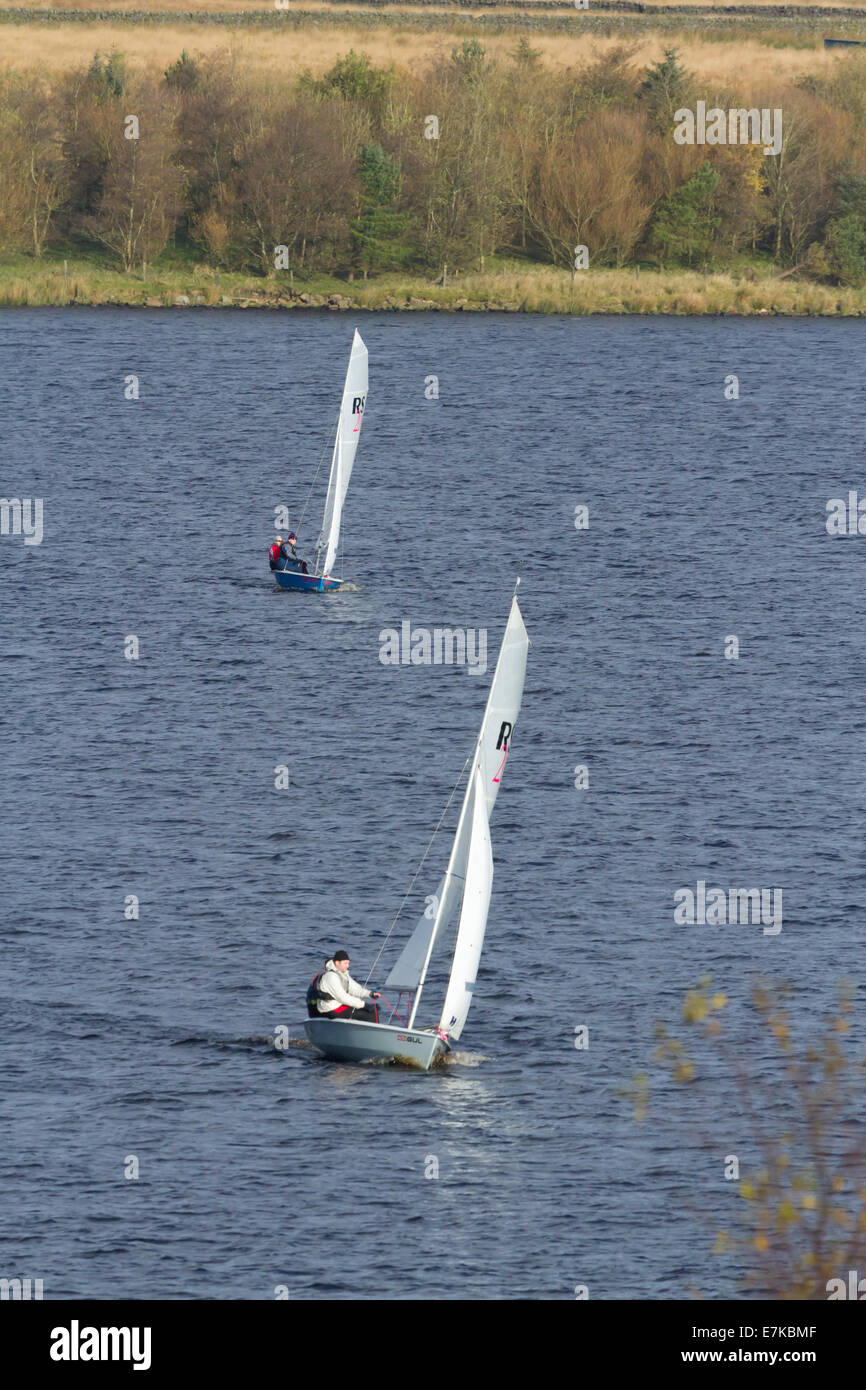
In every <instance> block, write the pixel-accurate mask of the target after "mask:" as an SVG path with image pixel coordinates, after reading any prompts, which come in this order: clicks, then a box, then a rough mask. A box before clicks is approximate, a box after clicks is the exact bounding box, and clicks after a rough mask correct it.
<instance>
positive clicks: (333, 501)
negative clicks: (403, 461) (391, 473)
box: [318, 328, 367, 575]
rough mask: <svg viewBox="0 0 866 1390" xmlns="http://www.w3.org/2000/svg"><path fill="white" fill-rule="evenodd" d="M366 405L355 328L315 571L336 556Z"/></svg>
mask: <svg viewBox="0 0 866 1390" xmlns="http://www.w3.org/2000/svg"><path fill="white" fill-rule="evenodd" d="M366 404H367V349H366V347H365V346H364V343H363V340H362V338H361V335H360V333H359V332H358V330H357V328H356V329H355V336H354V338H353V339H352V351H351V353H350V355H349V366H348V370H347V372H346V384H345V386H344V387H343V400H342V403H341V405H340V418H339V420H338V421H337V437H336V439H335V440H334V453H333V457H332V459H331V475H330V477H329V479H328V493H327V496H326V498H325V514H324V517H323V520H322V542H321V544H322V545H323V546H324V563H323V564H322V567H321V569H320V570H319V571H318V573H320V574H323V575H324V574H330V572H331V566H332V565H333V563H334V560H335V559H336V557H337V547H338V545H339V543H340V520H341V518H342V515H343V501H344V499H345V496H346V489H347V488H348V486H349V479H350V478H351V476H352V465H353V464H354V462H355V452H356V450H357V448H358V439H359V438H360V435H361V421H362V420H363V418H364V407H365V405H366Z"/></svg>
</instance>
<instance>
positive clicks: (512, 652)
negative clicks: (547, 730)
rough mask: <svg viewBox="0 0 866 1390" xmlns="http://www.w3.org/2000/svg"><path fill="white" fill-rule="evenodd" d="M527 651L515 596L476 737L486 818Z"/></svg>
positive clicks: (501, 766)
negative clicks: (479, 753)
mask: <svg viewBox="0 0 866 1390" xmlns="http://www.w3.org/2000/svg"><path fill="white" fill-rule="evenodd" d="M528 651H529V638H528V636H527V634H526V628H525V626H524V623H523V614H522V613H521V611H520V605H519V604H518V602H517V597H516V596H515V597H514V598H513V599H512V600H511V612H510V613H509V615H508V622H507V624H506V626H505V634H504V636H503V638H502V646H501V647H500V649H499V659H498V661H497V662H496V670H495V672H494V674H493V684H492V685H491V687H490V695H489V696H488V699H487V708H486V709H485V711H484V719H483V721H482V724H481V733H480V734H479V736H478V742H479V746H480V751H481V770H482V774H483V778H484V790H485V793H486V797H487V814H488V816H489V815H490V813H491V811H492V810H493V807H494V805H495V803H496V798H497V796H498V794H499V788H500V786H501V784H502V774H503V772H504V771H505V760H506V758H507V757H508V749H509V747H510V746H511V735H512V732H513V730H514V726H515V724H516V723H517V716H518V714H519V712H520V701H521V699H522V698H523V683H524V680H525V679H526V654H527V652H528Z"/></svg>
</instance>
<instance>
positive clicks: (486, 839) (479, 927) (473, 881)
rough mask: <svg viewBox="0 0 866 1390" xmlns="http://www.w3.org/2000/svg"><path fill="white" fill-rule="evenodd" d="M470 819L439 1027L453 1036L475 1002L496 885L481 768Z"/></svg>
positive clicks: (476, 776)
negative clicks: (454, 938)
mask: <svg viewBox="0 0 866 1390" xmlns="http://www.w3.org/2000/svg"><path fill="white" fill-rule="evenodd" d="M467 819H468V820H469V823H470V825H471V831H470V835H469V854H468V862H467V865H466V883H465V886H464V889H463V906H462V908H461V909H460V925H459V926H458V928H457V942H456V945H455V947H454V960H453V963H452V965H451V978H450V979H449V981H448V989H447V991H446V994H445V1003H444V1004H443V1006H442V1017H441V1019H440V1020H439V1028H440V1030H441V1031H442V1032H443V1033H447V1034H448V1036H449V1037H450V1038H459V1037H460V1034H461V1033H462V1032H463V1025H464V1024H465V1022H466V1015H467V1014H468V1013H469V1005H470V1004H471V1003H472V991H473V989H474V988H475V980H476V977H477V975H478V964H479V961H480V960H481V947H482V946H483V945H484V929H485V927H486V926H487V910H488V908H489V906H490V892H491V889H492V887H493V852H492V850H491V848H490V822H489V820H488V819H487V804H486V798H485V796H484V784H483V782H482V778H481V769H480V768H479V769H478V771H477V772H476V774H475V781H474V783H473V790H472V811H471V818H470V817H467Z"/></svg>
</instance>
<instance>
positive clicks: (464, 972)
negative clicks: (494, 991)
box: [304, 596, 529, 1071]
mask: <svg viewBox="0 0 866 1390" xmlns="http://www.w3.org/2000/svg"><path fill="white" fill-rule="evenodd" d="M528 649H529V638H528V636H527V634H526V628H525V626H524V623H523V616H522V614H521V612H520V607H519V605H518V602H517V598H516V596H515V597H514V598H513V599H512V602H511V612H510V614H509V617H508V623H507V625H506V628H505V635H504V636H503V639H502V646H501V648H500V650H499V658H498V660H497V662H496V670H495V672H494V675H493V682H492V684H491V687H490V695H489V697H488V700H487V707H486V709H485V711H484V718H483V720H482V722H481V730H480V732H479V735H478V740H477V742H476V745H475V750H474V753H473V755H472V760H471V766H470V770H469V775H468V778H467V784H466V792H465V795H464V797H463V804H462V807H461V810H460V818H459V820H458V823H457V830H456V833H455V835H454V843H453V845H452V848H451V854H450V857H449V860H448V867H447V869H446V871H445V875H444V877H443V879H442V881H441V883H440V885H439V889H438V891H437V893H436V894H435V895H434V897H433V899H432V902H431V907H432V908H433V910H432V912H431V911H430V909H428V911H427V912H425V914H424V915H423V916H422V918H421V920H420V921H419V922H418V925H417V926H416V928H415V930H414V932H413V933H412V935H411V937H410V938H409V940H408V941H407V942H406V944H405V946H404V947H403V950H402V951H401V952H400V955H399V957H398V959H397V961H396V962H395V964H394V966H393V967H392V969H391V971H390V973H389V975H388V978H387V980H386V981H385V987H386V989H392V990H396V991H397V992H398V995H399V997H398V1000H397V1004H396V1005H395V1006H393V1010H392V1015H391V1017H392V1018H393V1017H397V1018H398V1019H400V1012H399V1011H400V1009H401V1008H403V1007H404V1005H403V996H404V995H405V996H406V1001H407V1002H406V1004H405V1015H406V1016H405V1020H403V1021H401V1022H399V1023H397V1024H394V1023H392V1022H391V1021H390V1020H389V1021H386V1022H384V1023H362V1022H343V1021H341V1020H337V1019H331V1018H328V1017H327V1016H326V1015H319V1016H317V1017H315V1018H309V1019H307V1020H306V1022H305V1023H304V1029H305V1032H306V1034H307V1037H308V1038H309V1040H310V1042H311V1043H313V1044H314V1046H315V1047H317V1048H318V1049H319V1050H320V1051H321V1052H324V1053H325V1054H326V1056H328V1057H335V1058H339V1059H341V1060H343V1061H352V1062H363V1061H369V1060H371V1059H392V1060H394V1061H399V1062H404V1063H409V1064H410V1065H412V1066H416V1067H421V1068H422V1069H423V1070H425V1071H426V1070H427V1069H428V1068H429V1067H430V1066H431V1065H432V1063H433V1062H435V1061H436V1060H437V1059H438V1058H439V1057H441V1056H442V1055H443V1053H445V1052H447V1051H448V1050H449V1048H450V1045H451V1043H452V1042H456V1041H457V1039H458V1038H459V1037H460V1036H461V1034H462V1032H463V1028H464V1026H465V1024H466V1018H467V1015H468V1013H469V1006H470V1004H471V1003H472V992H473V990H474V988H475V981H476V977H477V975H478V966H479V962H480V960H481V950H482V947H483V944H484V932H485V929H486V926H487V913H488V908H489V906H490V895H491V890H492V886H493V853H492V849H491V843H490V813H491V811H492V810H493V807H494V805H495V803H496V798H497V795H498V794H499V788H500V786H501V783H502V775H503V772H504V769H505V762H506V759H507V757H508V752H509V749H510V747H511V738H512V734H513V731H514V726H515V724H516V723H517V715H518V713H519V711H520V701H521V698H522V696H523V683H524V678H525V675H526V656H527V651H528ZM458 909H459V919H458V925H457V935H456V939H455V941H454V946H453V956H452V961H451V974H450V978H449V980H448V985H447V988H446V991H445V998H444V1001H443V1003H442V1007H441V1011H440V1012H439V1021H438V1024H435V1025H434V1024H432V1023H428V1024H427V1025H420V1026H419V1025H416V1018H417V1017H418V1013H419V1007H420V1005H421V999H422V996H423V991H424V985H425V981H426V980H427V975H428V972H429V969H430V963H431V960H432V958H433V955H434V952H435V950H436V947H437V946H440V947H441V946H442V944H443V942H444V940H445V937H446V931H447V927H448V925H449V923H450V922H451V921H453V919H454V917H455V916H456V914H457V912H458ZM427 1003H428V1000H427V997H426V996H424V1004H425V1007H426V1005H427ZM389 1007H391V1006H389ZM434 1016H435V1010H434ZM428 1017H429V1015H428Z"/></svg>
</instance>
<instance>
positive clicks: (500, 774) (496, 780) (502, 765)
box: [493, 743, 508, 782]
mask: <svg viewBox="0 0 866 1390" xmlns="http://www.w3.org/2000/svg"><path fill="white" fill-rule="evenodd" d="M507 757H508V744H507V743H506V745H505V752H504V753H503V754H502V762H501V763H500V764H499V766H498V768H497V769H496V776H495V777H494V779H493V780H494V782H498V781H499V779H500V777H501V776H502V769H503V768H504V766H505V759H506V758H507Z"/></svg>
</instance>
